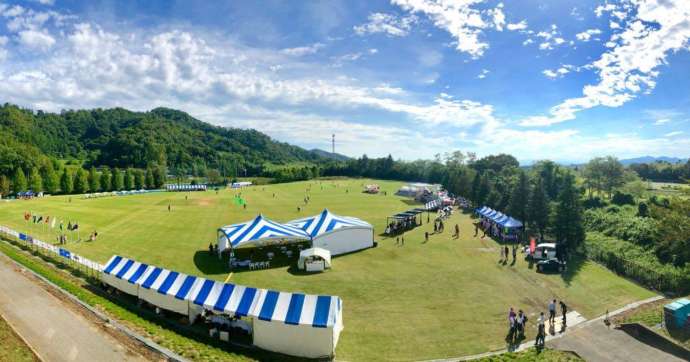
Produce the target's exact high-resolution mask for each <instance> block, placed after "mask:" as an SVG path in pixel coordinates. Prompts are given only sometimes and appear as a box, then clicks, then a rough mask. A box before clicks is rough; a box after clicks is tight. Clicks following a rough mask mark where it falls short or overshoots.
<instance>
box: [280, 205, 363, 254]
mask: <svg viewBox="0 0 690 362" xmlns="http://www.w3.org/2000/svg"><path fill="white" fill-rule="evenodd" d="M288 225H289V226H292V227H295V228H299V229H300V230H303V231H304V232H306V233H307V234H308V235H309V237H311V240H312V246H313V247H319V248H322V249H326V250H328V251H329V252H330V253H331V255H340V254H346V253H351V252H353V251H357V250H362V249H366V248H371V247H372V246H374V227H373V226H371V224H369V223H368V222H366V221H363V220H360V219H357V218H354V217H347V216H339V215H335V214H333V213H331V212H330V211H328V209H325V210H323V211H322V212H321V213H320V214H318V215H314V216H310V217H306V218H303V219H298V220H293V221H290V222H288Z"/></svg>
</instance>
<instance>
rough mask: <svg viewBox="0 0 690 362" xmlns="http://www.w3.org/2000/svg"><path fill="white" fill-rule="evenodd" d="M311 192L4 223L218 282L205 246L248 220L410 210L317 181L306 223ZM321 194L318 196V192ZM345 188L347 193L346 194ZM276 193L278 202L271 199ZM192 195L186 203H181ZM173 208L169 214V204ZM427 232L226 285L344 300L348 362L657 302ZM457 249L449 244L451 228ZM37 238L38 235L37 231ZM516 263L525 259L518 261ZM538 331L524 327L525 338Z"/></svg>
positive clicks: (135, 205)
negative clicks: (511, 317) (302, 271)
mask: <svg viewBox="0 0 690 362" xmlns="http://www.w3.org/2000/svg"><path fill="white" fill-rule="evenodd" d="M371 182H376V183H378V184H380V185H381V186H382V190H385V191H387V193H388V195H387V196H383V195H369V194H364V193H361V189H362V184H367V183H371ZM308 184H309V182H298V183H290V184H280V185H267V186H257V187H254V188H250V189H245V190H243V191H242V196H243V197H244V198H245V199H246V200H247V204H248V207H247V210H243V209H242V207H240V206H237V205H235V204H234V203H233V197H234V192H233V191H231V190H223V191H220V192H219V193H218V194H216V193H215V192H213V191H207V192H204V193H188V194H185V193H165V192H163V193H155V194H147V195H139V196H121V197H109V198H101V199H80V198H79V197H75V196H73V197H71V202H69V199H70V198H69V197H62V196H60V197H47V198H44V199H37V200H31V201H12V202H0V224H2V225H5V226H9V227H12V228H15V229H17V230H20V231H27V232H29V233H31V234H32V235H35V236H37V237H39V238H42V240H44V241H46V242H48V241H54V239H55V234H54V232H50V231H44V230H43V229H42V228H45V226H40V227H39V226H33V227H32V226H30V224H27V223H26V222H25V221H24V220H23V217H22V216H23V213H24V212H25V211H31V212H34V213H37V214H43V215H50V216H57V217H58V218H60V219H67V218H69V219H71V220H77V221H79V225H80V229H81V236H82V238H85V237H86V236H88V234H89V233H91V232H92V231H93V230H97V231H98V234H99V238H98V240H97V241H95V242H82V243H70V244H68V245H67V248H68V249H70V250H72V251H74V252H77V253H79V254H80V255H83V256H85V257H88V258H92V259H94V260H97V261H100V262H105V261H107V260H108V258H109V257H110V256H111V255H112V254H115V253H117V254H120V255H124V256H128V257H131V258H134V259H137V260H139V261H143V262H147V263H150V264H154V265H158V266H163V267H167V268H170V269H174V270H177V271H181V272H185V273H190V274H195V275H202V276H206V277H210V278H213V279H217V280H225V279H226V278H228V271H227V270H226V268H225V267H224V266H223V265H222V264H221V263H220V262H219V261H217V259H215V258H211V257H209V255H208V252H207V249H208V244H209V242H211V241H214V240H215V238H216V230H217V228H218V227H219V226H222V225H227V224H231V223H235V222H241V221H246V220H249V219H251V218H253V217H255V216H256V215H257V214H258V213H263V214H264V216H266V217H268V218H271V219H274V220H277V221H288V220H291V219H295V218H298V217H302V216H306V215H312V214H316V213H318V212H320V211H321V210H322V209H323V208H324V207H328V208H329V209H330V210H331V211H332V212H334V213H336V214H340V215H349V216H356V217H359V218H362V219H364V220H367V221H369V222H370V223H372V224H373V225H374V226H375V227H376V233H377V234H379V233H380V232H382V231H383V229H384V225H385V222H386V216H387V215H390V214H392V213H396V212H400V211H404V210H406V209H408V208H412V207H415V205H413V203H411V202H410V201H409V200H407V199H404V198H399V197H397V196H393V194H394V191H395V190H397V188H398V187H399V186H400V185H401V183H398V182H387V181H372V180H332V181H331V180H323V181H320V182H318V181H312V182H311V185H312V186H311V193H310V195H311V202H310V204H309V205H308V206H306V207H303V210H302V212H301V213H298V212H297V206H298V205H301V204H302V200H303V198H304V196H305V190H306V188H307V187H308ZM322 187H323V189H322ZM347 190H349V192H347ZM273 193H275V194H276V198H273V197H272V195H273ZM185 195H188V196H189V199H188V200H185ZM168 204H170V205H171V206H172V212H168V210H167V206H168ZM424 221H425V224H424V225H423V226H422V227H419V228H417V229H416V230H414V231H412V232H409V233H407V234H406V235H405V246H403V247H400V246H396V245H395V240H391V239H386V238H383V237H380V236H377V241H378V243H379V246H378V247H377V248H374V249H369V250H365V251H362V252H358V253H354V254H350V255H346V256H342V257H337V258H335V259H334V260H333V269H332V270H330V271H328V272H326V273H322V274H317V275H294V274H291V273H289V272H288V270H287V269H288V268H276V269H270V270H262V271H251V272H249V271H248V272H238V273H234V274H233V275H232V276H231V277H230V281H232V282H234V283H238V284H244V285H251V286H255V287H263V288H272V289H277V290H285V291H301V292H305V293H312V294H331V295H338V296H340V297H341V298H342V299H343V302H344V323H345V330H344V331H343V333H342V334H341V337H340V341H339V343H338V348H337V356H338V359H343V360H351V361H357V360H377V359H378V360H411V359H432V358H443V357H453V356H461V355H468V354H475V353H481V352H486V351H488V350H495V349H499V348H502V347H504V346H505V342H504V341H503V339H504V337H505V334H506V332H507V331H506V320H505V319H506V314H507V310H508V308H509V307H510V306H513V307H516V308H522V309H523V310H525V311H526V312H527V313H528V315H532V318H531V321H530V322H533V321H534V320H535V319H536V318H535V316H534V314H535V313H537V314H538V312H539V311H541V310H544V309H545V307H546V303H547V300H549V299H550V298H558V299H561V298H562V299H564V300H565V301H566V302H567V303H568V304H569V306H570V308H571V309H574V310H577V311H578V312H580V313H581V314H583V315H584V316H585V317H587V318H592V317H595V316H598V315H600V314H603V313H604V312H605V311H606V310H607V309H608V310H614V309H616V308H617V307H620V306H622V305H624V304H627V303H629V302H632V301H635V300H639V299H643V298H647V297H650V296H652V295H653V293H651V292H650V291H647V290H645V289H643V288H641V287H638V286H637V285H635V284H633V283H631V282H628V281H627V280H624V279H622V278H619V277H618V276H616V275H615V274H613V273H611V272H609V271H608V270H606V269H604V268H602V267H600V266H598V265H596V264H593V263H590V262H586V261H584V262H577V263H574V264H573V265H571V266H570V269H569V272H568V273H566V274H565V275H564V276H560V275H540V274H537V273H535V272H534V270H533V269H529V268H528V264H527V263H526V262H524V261H523V260H518V262H517V264H516V265H515V266H503V265H499V264H498V259H499V251H498V249H497V246H498V244H497V243H496V242H494V241H492V240H490V239H488V238H487V239H483V240H482V239H480V238H475V237H472V235H473V229H472V225H471V218H470V217H469V216H468V215H464V214H460V213H456V214H455V215H453V217H452V218H451V219H450V220H449V221H448V222H447V223H446V225H447V226H448V227H447V228H446V233H445V234H440V235H433V236H432V237H431V240H430V241H429V242H428V243H423V242H422V241H423V234H424V231H429V232H431V231H432V229H433V225H430V224H426V220H424ZM456 223H457V224H459V225H460V229H461V237H460V239H456V240H453V239H452V238H451V233H452V232H451V229H452V226H453V225H454V224H456ZM32 228H33V230H32ZM518 259H520V258H518ZM534 332H535V329H534V328H533V327H531V326H530V328H528V334H527V338H528V339H531V338H533V337H534Z"/></svg>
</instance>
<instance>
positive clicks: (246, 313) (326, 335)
mask: <svg viewBox="0 0 690 362" xmlns="http://www.w3.org/2000/svg"><path fill="white" fill-rule="evenodd" d="M101 280H102V281H103V282H104V283H106V284H108V285H110V286H112V287H114V288H116V289H118V290H120V291H122V292H124V293H126V294H129V295H133V296H136V297H138V298H139V299H142V300H144V301H146V302H149V303H151V304H152V305H154V306H156V307H158V308H161V309H165V310H169V311H172V312H176V313H179V314H182V315H185V316H187V317H188V318H189V320H190V321H193V320H195V319H196V318H197V316H198V315H200V314H201V313H202V312H203V311H204V310H207V311H213V312H215V313H220V314H227V315H229V316H233V317H247V318H249V319H250V321H251V330H252V338H253V344H254V345H255V346H257V347H260V348H263V349H266V350H269V351H274V352H280V353H285V354H289V355H293V356H300V357H308V358H322V357H332V356H333V355H334V353H335V348H336V345H337V343H338V337H339V335H340V332H341V331H342V329H343V310H342V308H343V304H342V301H341V299H340V298H339V297H337V296H325V295H310V294H302V293H286V292H279V291H274V290H268V289H260V288H252V287H246V286H241V285H236V284H232V283H223V282H218V281H215V280H211V279H205V278H201V277H196V276H192V275H186V274H183V273H178V272H175V271H171V270H167V269H163V268H160V267H156V266H153V265H147V264H144V263H140V262H137V261H134V260H132V259H128V258H125V257H122V256H119V255H114V256H113V257H111V258H110V260H109V261H108V263H106V265H105V266H104V268H103V272H102V274H101Z"/></svg>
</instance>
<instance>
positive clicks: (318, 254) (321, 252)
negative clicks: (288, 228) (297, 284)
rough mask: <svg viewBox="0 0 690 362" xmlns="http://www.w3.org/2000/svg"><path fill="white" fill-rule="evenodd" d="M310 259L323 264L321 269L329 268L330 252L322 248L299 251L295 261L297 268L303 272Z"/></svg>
mask: <svg viewBox="0 0 690 362" xmlns="http://www.w3.org/2000/svg"><path fill="white" fill-rule="evenodd" d="M310 259H318V260H319V261H322V262H323V269H326V268H330V267H331V252H330V251H328V250H326V249H322V248H309V249H304V250H302V251H300V253H299V259H298V260H297V268H298V269H301V270H304V269H306V264H307V263H308V261H309V260H310Z"/></svg>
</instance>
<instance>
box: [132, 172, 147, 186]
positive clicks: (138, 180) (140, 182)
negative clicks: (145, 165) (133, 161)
mask: <svg viewBox="0 0 690 362" xmlns="http://www.w3.org/2000/svg"><path fill="white" fill-rule="evenodd" d="M145 185H146V182H145V177H144V171H142V170H134V188H136V189H137V190H141V189H143V188H144V186H145Z"/></svg>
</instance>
